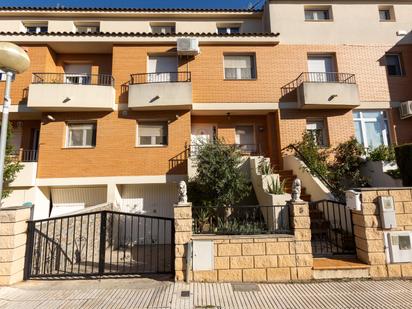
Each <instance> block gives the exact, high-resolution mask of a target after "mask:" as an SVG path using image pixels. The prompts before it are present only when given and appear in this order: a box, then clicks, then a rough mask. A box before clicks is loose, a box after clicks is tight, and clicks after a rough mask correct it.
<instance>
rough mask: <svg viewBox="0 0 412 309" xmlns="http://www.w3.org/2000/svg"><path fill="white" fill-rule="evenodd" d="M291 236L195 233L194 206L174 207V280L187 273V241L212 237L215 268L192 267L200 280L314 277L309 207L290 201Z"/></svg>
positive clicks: (236, 280) (225, 280) (267, 280)
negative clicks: (195, 269) (193, 232)
mask: <svg viewBox="0 0 412 309" xmlns="http://www.w3.org/2000/svg"><path fill="white" fill-rule="evenodd" d="M289 207H290V208H291V225H292V226H291V228H292V232H293V234H292V235H280V234H279V235H276V234H273V235H192V209H191V205H189V204H188V205H185V206H183V205H176V206H175V232H176V234H175V241H176V249H175V272H176V276H175V280H176V281H183V280H184V279H185V274H186V256H187V244H188V243H189V242H190V241H191V240H192V239H196V240H200V239H202V240H205V239H207V240H213V242H214V255H215V256H214V270H211V271H195V272H193V271H192V270H190V273H189V279H190V280H193V281H197V282H281V281H290V280H311V279H312V278H313V272H312V266H313V257H312V247H311V242H310V240H311V232H310V218H309V206H308V204H307V203H304V202H303V203H295V204H290V205H289Z"/></svg>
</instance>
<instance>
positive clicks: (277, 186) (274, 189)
mask: <svg viewBox="0 0 412 309" xmlns="http://www.w3.org/2000/svg"><path fill="white" fill-rule="evenodd" d="M285 181H286V179H283V180H282V181H279V178H278V177H273V176H272V177H271V182H270V183H269V184H268V189H267V192H268V193H270V194H276V195H280V194H284V193H285Z"/></svg>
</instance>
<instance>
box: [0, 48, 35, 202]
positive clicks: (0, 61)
mask: <svg viewBox="0 0 412 309" xmlns="http://www.w3.org/2000/svg"><path fill="white" fill-rule="evenodd" d="M29 66H30V58H29V56H28V55H27V53H26V52H25V51H24V50H23V49H22V48H21V47H19V46H17V45H16V44H12V43H9V42H0V69H1V70H3V71H4V72H5V73H6V88H5V90H4V104H3V117H2V122H1V136H0V203H1V197H2V194H3V173H4V158H5V155H6V142H7V125H8V121H9V109H10V105H11V99H10V88H11V81H12V79H13V74H19V73H23V72H24V71H26V70H27V69H28V68H29ZM0 206H1V204H0Z"/></svg>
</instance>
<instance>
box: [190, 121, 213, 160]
mask: <svg viewBox="0 0 412 309" xmlns="http://www.w3.org/2000/svg"><path fill="white" fill-rule="evenodd" d="M215 135H216V127H215V126H214V125H213V124H201V123H196V124H192V142H191V144H192V146H191V153H192V155H196V154H197V150H198V148H199V147H200V146H201V145H202V144H204V143H208V142H210V141H212V140H213V138H214V136H215Z"/></svg>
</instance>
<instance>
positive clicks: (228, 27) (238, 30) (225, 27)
mask: <svg viewBox="0 0 412 309" xmlns="http://www.w3.org/2000/svg"><path fill="white" fill-rule="evenodd" d="M232 29H237V31H234V32H232ZM219 30H224V33H226V34H237V33H240V26H217V33H220V32H219Z"/></svg>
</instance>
